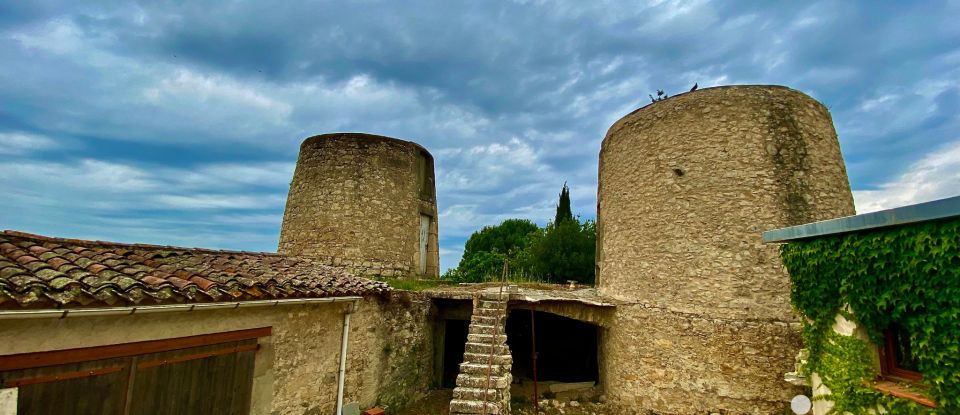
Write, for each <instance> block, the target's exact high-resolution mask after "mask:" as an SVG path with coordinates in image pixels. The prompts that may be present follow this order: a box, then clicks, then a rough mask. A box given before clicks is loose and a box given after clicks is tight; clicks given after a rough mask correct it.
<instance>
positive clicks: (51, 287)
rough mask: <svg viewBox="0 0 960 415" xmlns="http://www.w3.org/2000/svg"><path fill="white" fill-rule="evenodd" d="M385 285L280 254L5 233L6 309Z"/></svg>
mask: <svg viewBox="0 0 960 415" xmlns="http://www.w3.org/2000/svg"><path fill="white" fill-rule="evenodd" d="M387 290H389V287H388V286H387V285H386V284H385V283H382V282H379V281H372V280H368V279H365V278H359V277H356V276H353V275H351V274H349V273H347V272H345V271H343V270H341V269H338V268H333V267H330V266H326V265H323V264H320V263H319V262H316V261H314V260H311V259H307V258H299V257H287V256H281V255H277V254H274V253H256V252H235V251H217V250H210V249H199V248H177V247H170V246H158V245H142V244H119V243H112V242H102V241H84V240H77V239H62V238H50V237H45V236H39V235H32V234H27V233H23V232H16V231H4V232H0V308H7V309H9V308H20V307H29V306H39V307H50V306H58V305H61V306H87V305H90V306H98V305H111V306H117V305H135V304H162V303H182V302H221V301H233V300H240V301H242V300H264V299H288V298H310V297H313V298H316V297H336V296H348V295H374V294H382V293H385V292H386V291H387Z"/></svg>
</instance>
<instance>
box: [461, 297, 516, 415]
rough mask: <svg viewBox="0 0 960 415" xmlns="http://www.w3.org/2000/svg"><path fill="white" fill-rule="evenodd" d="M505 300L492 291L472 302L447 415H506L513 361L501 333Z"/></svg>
mask: <svg viewBox="0 0 960 415" xmlns="http://www.w3.org/2000/svg"><path fill="white" fill-rule="evenodd" d="M508 297H509V295H508V294H507V293H506V292H504V293H503V295H502V297H501V296H500V295H499V293H498V291H493V292H483V293H481V294H480V297H479V298H475V299H474V306H473V316H472V317H471V319H470V331H469V333H468V334H467V344H466V351H465V353H464V354H463V363H461V364H460V374H459V375H457V387H456V388H455V389H454V390H453V400H452V401H450V414H451V415H458V414H482V415H489V414H495V415H509V414H510V383H511V381H512V380H513V376H512V375H511V374H510V369H511V367H512V366H513V358H512V357H511V356H510V348H509V347H507V335H506V332H505V330H504V325H505V324H506V320H507V298H508ZM491 351H492V352H493V354H492V355H491ZM488 373H489V380H488V377H487V375H488ZM484 407H486V409H484Z"/></svg>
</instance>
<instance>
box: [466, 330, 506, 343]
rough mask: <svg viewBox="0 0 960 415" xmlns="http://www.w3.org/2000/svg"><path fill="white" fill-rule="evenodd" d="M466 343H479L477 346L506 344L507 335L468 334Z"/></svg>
mask: <svg viewBox="0 0 960 415" xmlns="http://www.w3.org/2000/svg"><path fill="white" fill-rule="evenodd" d="M467 343H479V344H506V343H507V335H506V334H503V333H497V334H477V333H468V334H467Z"/></svg>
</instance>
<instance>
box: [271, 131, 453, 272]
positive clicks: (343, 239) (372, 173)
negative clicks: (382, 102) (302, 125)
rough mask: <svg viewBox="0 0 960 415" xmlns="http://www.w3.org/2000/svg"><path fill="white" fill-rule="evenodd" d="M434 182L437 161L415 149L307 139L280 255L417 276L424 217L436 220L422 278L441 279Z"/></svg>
mask: <svg viewBox="0 0 960 415" xmlns="http://www.w3.org/2000/svg"><path fill="white" fill-rule="evenodd" d="M421 158H422V159H425V162H426V163H425V166H424V167H421V165H422V164H423V163H421V161H420V160H418V159H421ZM434 182H435V179H434V172H433V158H432V156H430V154H429V153H428V152H427V151H426V150H425V149H423V148H422V147H420V146H419V145H417V144H415V143H412V142H409V141H403V140H397V139H393V138H389V137H381V136H375V135H368V134H353V133H344V134H327V135H320V136H315V137H310V138H308V139H306V140H305V141H304V142H303V144H302V145H301V146H300V156H299V159H298V160H297V168H296V171H295V172H294V176H293V181H292V182H291V184H290V193H289V196H288V198H287V205H286V210H285V211H284V215H283V224H282V227H281V230H280V245H279V249H278V251H279V252H280V253H281V254H286V255H302V256H309V257H313V258H319V259H321V260H324V261H325V262H327V263H329V264H330V265H334V266H339V267H343V268H346V269H348V270H350V271H353V272H356V273H358V274H367V275H381V276H388V277H392V276H398V277H399V276H413V275H417V274H419V273H420V272H419V267H418V264H419V263H420V258H419V256H420V249H419V239H420V215H421V214H424V215H427V216H429V217H430V218H431V219H432V220H431V223H430V227H429V235H428V243H427V258H426V272H425V273H424V275H426V276H432V277H436V276H438V275H439V261H440V260H439V245H438V242H437V241H438V239H437V229H438V228H437V205H436V189H435V184H434ZM422 187H425V188H426V189H425V190H424V189H422Z"/></svg>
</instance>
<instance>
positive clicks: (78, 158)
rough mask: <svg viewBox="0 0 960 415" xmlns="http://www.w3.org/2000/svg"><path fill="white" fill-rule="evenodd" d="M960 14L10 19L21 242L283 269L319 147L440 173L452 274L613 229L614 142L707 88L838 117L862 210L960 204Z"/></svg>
mask: <svg viewBox="0 0 960 415" xmlns="http://www.w3.org/2000/svg"><path fill="white" fill-rule="evenodd" d="M958 17H960V2H958V1H946V2H938V1H925V2H866V1H863V2H852V1H835V2H833V1H825V2H768V1H757V2H733V1H729V2H728V1H723V2H720V1H717V2H710V1H676V2H674V1H656V2H627V1H611V2H601V1H591V2H583V1H570V2H550V1H501V2H495V1H483V2H478V1H463V2H459V1H451V0H438V1H411V2H396V1H368V0H365V1H356V2H350V3H348V2H340V1H336V2H326V1H312V2H292V1H291V2H227V3H223V4H206V3H204V2H198V1H183V2H177V1H164V2H149V3H146V2H145V3H143V4H137V3H122V4H121V3H119V2H94V1H84V2H75V1H65V2H53V1H39V0H38V1H23V2H18V1H14V2H0V62H2V65H0V192H2V193H0V194H3V196H4V197H3V203H0V228H4V229H16V230H22V231H27V232H34V233H41V234H46V235H53V236H66V237H75V238H85V239H102V240H115V241H126V242H144V243H158V244H173V245H184V246H204V247H215V248H224V249H243V250H262V251H274V250H276V244H277V236H278V233H279V226H280V220H281V217H282V214H283V205H284V200H285V198H286V192H287V186H288V184H289V181H290V178H291V175H292V172H293V167H294V163H295V161H296V156H297V149H298V145H299V142H300V141H301V140H302V139H303V138H305V137H307V136H310V135H314V134H320V133H326V132H336V131H360V132H368V133H375V134H383V135H388V136H393V137H398V138H403V139H408V140H413V141H416V142H418V143H421V144H423V145H424V146H426V147H427V148H428V149H429V150H430V151H431V152H432V153H433V154H434V156H435V158H436V162H437V187H438V189H437V190H438V199H439V200H438V203H439V210H440V232H441V234H440V236H441V257H442V258H441V260H442V266H443V268H447V267H451V266H455V265H456V262H457V260H458V258H459V256H460V253H461V251H462V247H463V242H464V240H465V239H466V237H467V236H469V234H470V233H471V232H472V231H473V230H476V229H478V228H480V227H481V226H483V225H490V224H495V223H498V222H500V221H501V220H503V219H505V218H511V217H523V218H529V219H532V220H535V221H536V222H539V223H541V224H543V223H545V222H546V221H547V220H548V219H549V218H551V217H552V216H553V209H554V205H555V203H556V196H557V193H558V192H559V190H560V187H561V185H562V184H563V182H564V181H567V182H569V183H570V186H571V189H572V198H573V209H574V212H575V213H580V214H581V215H582V216H583V217H593V216H594V215H595V207H594V206H595V198H596V176H597V154H598V151H599V148H600V141H601V139H602V138H603V135H604V133H605V132H606V129H607V128H608V127H609V126H610V125H611V124H612V123H613V122H614V121H616V120H617V119H618V118H620V117H621V116H623V115H624V114H626V113H628V112H630V111H631V110H633V109H635V108H637V107H639V106H642V105H644V104H646V103H648V102H649V100H648V98H647V94H648V93H652V92H654V91H655V90H656V89H658V88H660V89H665V90H666V91H667V92H668V93H678V92H682V91H685V90H687V89H689V87H690V86H691V85H693V83H694V82H698V83H699V84H700V86H701V87H708V86H714V85H724V84H751V83H762V84H782V85H787V86H790V87H793V88H796V89H799V90H801V91H803V92H805V93H807V94H809V95H811V96H813V97H815V98H816V99H818V100H820V101H821V102H823V103H824V104H825V105H826V106H827V107H828V108H829V109H830V111H831V113H832V114H833V118H834V122H835V124H836V127H837V131H838V133H839V136H840V142H841V147H842V149H843V153H844V157H845V159H846V162H847V168H848V173H849V176H850V181H851V184H852V186H853V189H854V195H855V199H856V202H857V209H858V211H860V212H865V211H871V210H876V209H880V208H884V207H892V206H898V205H903V204H908V203H914V202H921V201H926V200H933V199H938V198H942V197H947V196H953V195H956V194H958V193H960V133H958V132H960V111H958V109H960V24H956V20H957V18H958Z"/></svg>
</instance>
